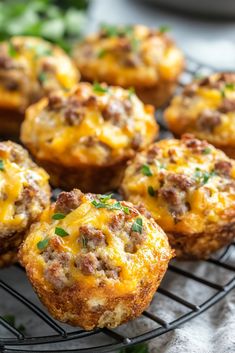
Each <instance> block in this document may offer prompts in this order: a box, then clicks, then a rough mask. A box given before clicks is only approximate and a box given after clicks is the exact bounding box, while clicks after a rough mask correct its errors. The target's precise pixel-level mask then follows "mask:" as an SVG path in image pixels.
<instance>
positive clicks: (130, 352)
mask: <svg viewBox="0 0 235 353" xmlns="http://www.w3.org/2000/svg"><path fill="white" fill-rule="evenodd" d="M119 353H149V349H148V344H147V343H140V344H137V345H135V346H131V347H126V348H122V349H121V350H120V351H119Z"/></svg>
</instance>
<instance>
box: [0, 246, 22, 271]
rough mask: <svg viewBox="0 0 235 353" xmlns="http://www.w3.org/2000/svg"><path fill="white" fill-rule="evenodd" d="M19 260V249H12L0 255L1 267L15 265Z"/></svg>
mask: <svg viewBox="0 0 235 353" xmlns="http://www.w3.org/2000/svg"><path fill="white" fill-rule="evenodd" d="M17 261H18V253H17V250H10V251H8V252H6V253H5V254H1V255H0V268H2V267H8V266H10V265H13V264H14V263H16V262H17Z"/></svg>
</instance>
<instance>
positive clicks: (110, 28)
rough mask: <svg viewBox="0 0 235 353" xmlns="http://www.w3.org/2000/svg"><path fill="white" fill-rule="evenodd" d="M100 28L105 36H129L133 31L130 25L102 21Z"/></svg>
mask: <svg viewBox="0 0 235 353" xmlns="http://www.w3.org/2000/svg"><path fill="white" fill-rule="evenodd" d="M100 28H101V30H102V32H103V33H104V34H105V35H106V36H107V37H119V36H130V35H131V34H132V33H133V27H132V26H115V25H109V24H106V23H102V24H101V26H100Z"/></svg>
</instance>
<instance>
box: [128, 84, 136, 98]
mask: <svg viewBox="0 0 235 353" xmlns="http://www.w3.org/2000/svg"><path fill="white" fill-rule="evenodd" d="M133 94H135V88H134V87H130V88H129V89H128V98H129V99H131V97H132V96H133Z"/></svg>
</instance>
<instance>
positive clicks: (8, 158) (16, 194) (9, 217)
mask: <svg viewBox="0 0 235 353" xmlns="http://www.w3.org/2000/svg"><path fill="white" fill-rule="evenodd" d="M11 149H13V152H12V155H13V156H14V153H17V151H18V150H19V151H20V153H21V154H22V153H23V154H25V156H24V157H25V160H24V162H23V163H22V162H20V163H18V162H17V161H14V159H13V157H12V155H10V151H11ZM0 163H1V170H0V229H1V231H2V232H3V234H4V231H6V230H7V229H11V230H12V232H13V230H15V229H21V228H24V227H26V225H27V223H28V217H29V213H30V214H31V216H32V217H33V218H35V214H38V213H39V210H38V204H37V202H36V198H37V196H35V202H34V201H33V202H32V204H31V205H29V204H28V205H25V204H24V203H25V202H29V201H28V200H25V201H24V200H23V196H22V195H23V192H24V190H25V189H27V188H34V189H39V190H40V192H41V193H42V194H43V195H44V196H43V197H44V202H45V203H46V199H47V198H48V199H49V185H48V179H49V176H48V174H47V173H46V172H45V171H44V170H43V169H41V168H39V167H37V166H36V165H35V164H34V163H33V162H32V161H31V160H29V157H28V154H27V153H26V151H23V149H22V147H20V146H18V145H16V144H13V143H12V142H1V143H0ZM20 202H22V204H24V206H26V207H27V206H28V207H29V210H28V213H27V212H24V211H21V210H20V209H19V210H18V209H17V207H18V206H19V207H20ZM17 203H19V205H18V206H17Z"/></svg>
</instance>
